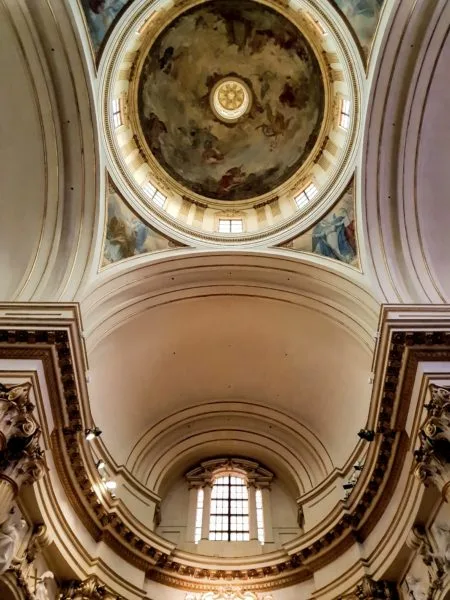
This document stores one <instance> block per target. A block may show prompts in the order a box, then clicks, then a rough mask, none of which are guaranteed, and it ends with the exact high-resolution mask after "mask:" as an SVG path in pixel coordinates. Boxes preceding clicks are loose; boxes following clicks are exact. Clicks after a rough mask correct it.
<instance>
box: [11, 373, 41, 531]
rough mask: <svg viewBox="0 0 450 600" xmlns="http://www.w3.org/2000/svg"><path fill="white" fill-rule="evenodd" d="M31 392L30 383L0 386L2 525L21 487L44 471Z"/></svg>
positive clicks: (31, 481) (34, 479) (37, 477)
mask: <svg viewBox="0 0 450 600" xmlns="http://www.w3.org/2000/svg"><path fill="white" fill-rule="evenodd" d="M30 389H31V385H30V384H29V383H26V384H20V385H6V384H2V383H0V524H1V523H3V522H5V520H6V519H7V517H8V514H9V511H10V509H11V505H12V502H13V500H14V498H15V497H16V496H17V494H18V493H19V491H20V488H21V486H22V485H24V484H31V483H33V482H34V481H36V480H37V479H39V478H40V477H41V476H42V474H43V472H44V460H43V453H42V451H41V450H40V448H39V437H40V430H39V428H38V425H37V423H36V421H35V419H34V417H33V415H32V413H33V410H34V406H33V404H32V403H31V402H30V401H29V392H30Z"/></svg>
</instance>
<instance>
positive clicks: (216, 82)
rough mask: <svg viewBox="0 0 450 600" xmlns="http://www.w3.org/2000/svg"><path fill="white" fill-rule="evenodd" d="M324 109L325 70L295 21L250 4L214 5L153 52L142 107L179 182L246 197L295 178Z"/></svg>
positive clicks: (179, 23)
mask: <svg viewBox="0 0 450 600" xmlns="http://www.w3.org/2000/svg"><path fill="white" fill-rule="evenodd" d="M324 102H325V94H324V87H323V81H322V75H321V71H320V67H319V63H318V61H317V59H316V56H315V54H314V52H313V50H312V49H311V47H310V46H309V44H308V42H307V41H306V39H305V38H304V36H303V35H302V34H301V32H300V31H299V30H298V29H297V28H296V27H295V26H294V25H293V24H292V23H291V22H290V21H288V20H287V19H286V18H285V17H284V16H282V15H281V14H279V13H277V12H275V11H273V10H271V9H269V8H268V7H266V6H263V5H261V4H258V3H255V2H251V1H250V0H226V1H225V0H213V1H212V2H208V3H206V4H202V5H201V6H198V7H196V8H194V9H192V10H190V11H187V12H186V13H183V14H182V15H181V16H180V17H178V18H177V19H176V20H175V21H174V22H173V23H172V24H171V25H170V26H169V27H167V28H166V29H165V30H164V31H163V32H162V33H161V34H160V36H159V37H158V38H157V39H156V41H155V42H154V44H153V45H152V46H151V48H150V50H149V52H148V55H147V57H146V59H145V62H144V65H143V69H142V72H141V74H140V82H139V98H138V104H139V106H138V110H139V118H140V123H141V127H142V130H143V133H144V137H145V139H146V142H147V145H148V147H149V149H150V151H151V153H152V154H153V156H154V157H155V158H156V160H157V161H158V162H159V163H160V165H161V166H162V167H163V168H164V170H165V171H166V172H167V173H168V174H169V175H171V176H172V177H173V178H174V179H175V180H176V181H177V182H178V183H180V184H182V185H183V186H185V187H186V188H188V190H190V191H193V192H195V193H197V194H200V195H202V196H205V197H208V198H213V199H218V200H242V199H248V198H253V197H255V196H259V195H262V194H264V193H267V192H270V191H272V190H274V189H275V188H276V187H277V186H279V185H281V184H282V183H284V182H285V181H286V180H287V179H288V178H289V177H291V176H292V175H293V174H294V173H296V172H297V171H298V169H299V168H300V166H301V165H302V164H303V162H304V161H305V159H306V158H307V157H308V155H309V154H310V152H311V150H312V148H313V146H314V144H315V142H316V140H317V137H318V134H319V131H320V127H321V124H322V117H323V112H324Z"/></svg>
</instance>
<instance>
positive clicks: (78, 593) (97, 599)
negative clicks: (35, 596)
mask: <svg viewBox="0 0 450 600" xmlns="http://www.w3.org/2000/svg"><path fill="white" fill-rule="evenodd" d="M59 600H121V597H120V596H115V595H113V594H111V593H110V592H108V591H107V589H106V587H105V586H104V585H103V584H102V583H101V581H100V580H99V578H98V577H97V576H96V575H91V576H90V577H88V578H87V579H85V580H84V581H69V582H67V583H66V584H65V585H63V586H62V591H61V593H60V595H59Z"/></svg>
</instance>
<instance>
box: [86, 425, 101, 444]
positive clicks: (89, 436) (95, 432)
mask: <svg viewBox="0 0 450 600" xmlns="http://www.w3.org/2000/svg"><path fill="white" fill-rule="evenodd" d="M100 435H102V431H101V429H99V428H98V427H92V428H90V429H85V430H84V437H85V438H86V440H87V441H88V442H90V441H91V440H93V439H94V438H96V437H99V436H100Z"/></svg>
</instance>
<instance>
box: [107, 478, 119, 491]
mask: <svg viewBox="0 0 450 600" xmlns="http://www.w3.org/2000/svg"><path fill="white" fill-rule="evenodd" d="M105 487H106V489H107V490H109V491H111V490H115V489H116V487H117V482H116V481H114V480H113V479H108V481H105Z"/></svg>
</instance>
